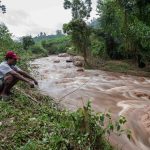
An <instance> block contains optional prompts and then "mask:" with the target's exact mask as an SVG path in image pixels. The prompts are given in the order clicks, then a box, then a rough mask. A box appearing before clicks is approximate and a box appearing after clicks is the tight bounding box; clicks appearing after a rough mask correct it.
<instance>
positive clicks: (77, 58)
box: [73, 56, 84, 62]
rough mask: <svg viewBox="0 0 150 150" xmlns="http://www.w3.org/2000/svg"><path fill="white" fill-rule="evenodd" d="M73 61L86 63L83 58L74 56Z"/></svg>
mask: <svg viewBox="0 0 150 150" xmlns="http://www.w3.org/2000/svg"><path fill="white" fill-rule="evenodd" d="M73 61H74V62H75V61H84V58H83V57H82V56H74V57H73Z"/></svg>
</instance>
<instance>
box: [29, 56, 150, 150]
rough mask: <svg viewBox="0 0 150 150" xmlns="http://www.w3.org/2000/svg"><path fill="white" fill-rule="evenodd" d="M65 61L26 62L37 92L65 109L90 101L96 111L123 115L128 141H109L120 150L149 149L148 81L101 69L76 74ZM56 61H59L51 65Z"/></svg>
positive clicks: (50, 57)
mask: <svg viewBox="0 0 150 150" xmlns="http://www.w3.org/2000/svg"><path fill="white" fill-rule="evenodd" d="M67 59H68V57H58V56H49V57H45V58H40V59H36V60H34V61H33V62H31V63H30V66H31V68H32V73H33V74H34V76H35V77H36V78H37V80H38V81H39V90H40V91H41V92H42V93H44V94H46V95H49V96H51V97H53V98H54V99H55V100H56V101H57V102H58V101H60V102H61V104H63V105H64V107H66V108H67V109H69V110H76V109H77V108H79V107H82V106H83V105H84V104H86V103H87V101H88V100H91V101H92V108H93V109H94V110H95V111H96V112H106V111H110V112H111V113H112V115H113V116H114V117H116V118H117V117H118V116H119V115H123V116H125V117H126V119H127V121H128V122H127V124H126V128H129V129H131V131H132V138H131V140H130V141H129V140H128V139H127V137H126V136H125V135H122V136H119V137H118V136H116V135H111V137H110V141H111V142H112V143H113V145H115V146H116V148H118V149H122V150H150V78H145V77H136V76H131V75H123V74H119V73H111V72H105V71H101V70H85V71H84V72H78V71H77V69H78V68H77V67H75V66H74V65H73V64H72V63H66V60H67ZM57 60H60V62H59V63H54V61H57Z"/></svg>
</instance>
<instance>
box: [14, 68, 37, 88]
mask: <svg viewBox="0 0 150 150" xmlns="http://www.w3.org/2000/svg"><path fill="white" fill-rule="evenodd" d="M17 72H18V73H19V74H21V75H22V76H24V77H26V78H28V79H31V80H33V81H34V83H35V84H36V85H38V82H37V81H36V80H35V79H34V78H33V77H31V76H30V75H29V74H28V73H27V72H25V71H22V70H19V71H17Z"/></svg>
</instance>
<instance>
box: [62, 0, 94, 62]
mask: <svg viewBox="0 0 150 150" xmlns="http://www.w3.org/2000/svg"><path fill="white" fill-rule="evenodd" d="M91 4H92V3H91V0H85V1H83V0H72V1H70V0H64V8H65V9H71V12H72V20H71V21H70V22H69V23H68V24H64V26H63V30H64V33H67V34H70V35H71V38H72V42H73V44H74V46H75V47H76V49H77V50H78V51H80V52H81V53H82V54H83V56H84V59H85V61H86V57H87V51H88V46H89V33H90V30H89V27H88V26H87V24H86V22H85V20H86V19H88V18H89V17H90V12H91V10H92V7H91Z"/></svg>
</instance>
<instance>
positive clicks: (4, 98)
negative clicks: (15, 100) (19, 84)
mask: <svg viewBox="0 0 150 150" xmlns="http://www.w3.org/2000/svg"><path fill="white" fill-rule="evenodd" d="M9 98H10V97H9V96H8V95H2V94H1V99H2V100H3V101H6V100H8V99H9Z"/></svg>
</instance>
